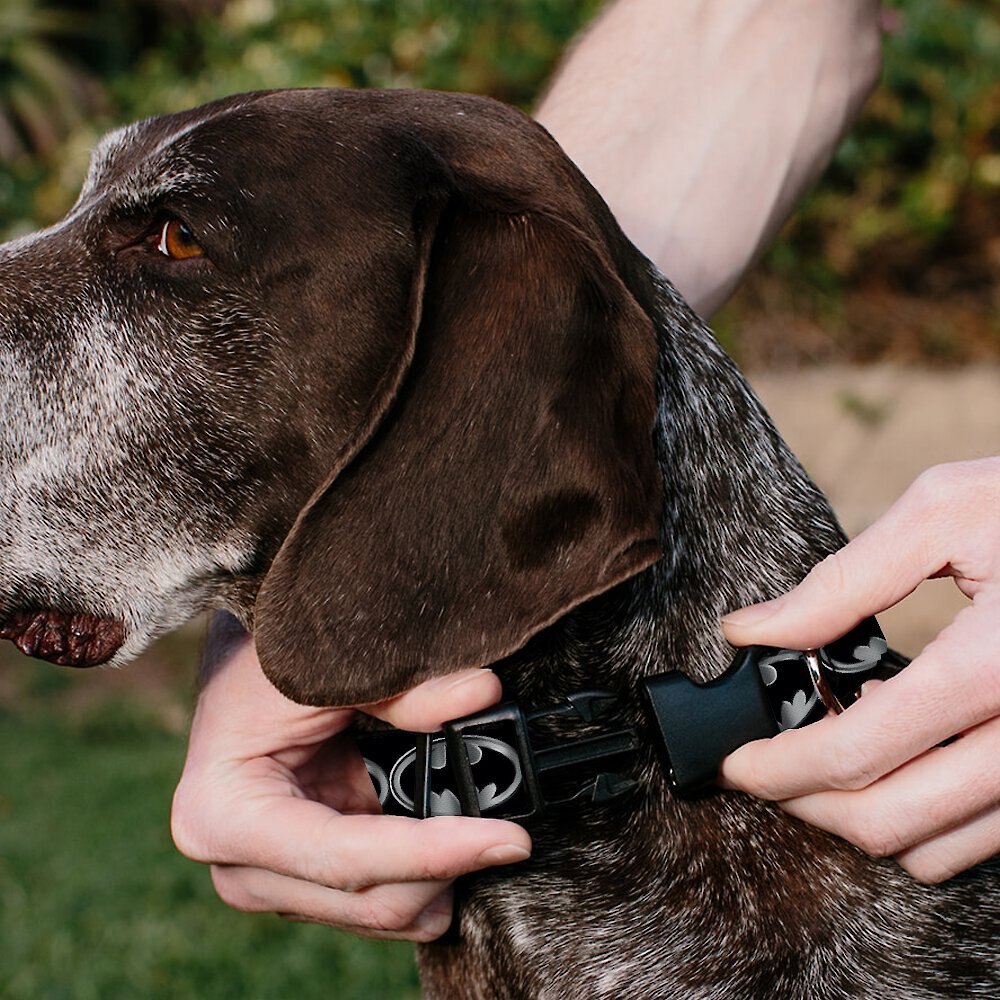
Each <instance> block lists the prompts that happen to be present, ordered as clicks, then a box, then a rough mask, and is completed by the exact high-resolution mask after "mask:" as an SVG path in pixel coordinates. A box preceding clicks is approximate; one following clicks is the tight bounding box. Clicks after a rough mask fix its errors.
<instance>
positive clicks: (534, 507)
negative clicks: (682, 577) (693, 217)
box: [255, 198, 659, 705]
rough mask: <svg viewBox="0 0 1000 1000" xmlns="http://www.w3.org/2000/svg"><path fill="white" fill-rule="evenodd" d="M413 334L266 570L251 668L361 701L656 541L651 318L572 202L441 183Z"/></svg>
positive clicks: (440, 666) (551, 614)
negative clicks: (501, 203)
mask: <svg viewBox="0 0 1000 1000" xmlns="http://www.w3.org/2000/svg"><path fill="white" fill-rule="evenodd" d="M420 281H422V283H423V286H424V291H423V295H422V296H419V295H415V296H413V299H414V301H415V302H418V303H419V305H418V306H417V309H418V314H417V315H415V316H414V323H415V324H416V326H417V332H416V345H415V351H414V356H413V359H412V361H411V363H410V367H409V371H408V373H407V375H406V377H405V379H404V380H403V381H402V384H401V385H400V386H399V388H398V391H397V394H396V397H395V398H394V399H393V401H392V403H391V405H390V407H389V409H388V411H387V412H386V413H385V415H384V416H383V418H382V421H381V424H380V425H379V426H378V428H376V430H375V431H374V433H373V435H372V437H371V439H370V440H369V441H368V442H367V443H366V444H365V445H364V447H363V448H362V449H361V451H360V452H359V454H358V455H357V456H356V457H355V458H354V459H353V461H352V462H351V463H350V464H349V465H347V467H346V468H344V469H343V470H342V471H339V472H337V473H336V474H334V475H332V476H331V478H330V479H329V480H328V481H327V482H326V483H324V484H323V485H322V487H321V488H320V489H319V490H318V491H317V492H316V494H315V495H314V496H313V497H312V499H311V500H310V502H309V504H308V505H307V506H306V507H305V509H304V510H303V511H302V512H301V514H300V516H299V518H298V520H297V522H296V523H295V525H294V527H293V528H292V530H291V532H290V533H289V535H288V537H287V539H286V540H285V542H284V545H283V546H282V548H281V550H280V552H279V553H278V555H277V557H276V559H275V560H274V563H273V564H272V567H271V569H270V571H269V573H268V575H267V576H266V578H265V580H264V583H263V585H262V587H261V590H260V593H259V596H258V600H257V607H256V624H255V631H256V641H257V648H258V652H259V654H260V658H261V661H262V663H263V666H264V670H265V672H266V673H267V675H268V676H269V677H270V678H271V680H272V681H273V682H274V684H275V685H276V686H277V687H278V688H279V689H280V690H281V691H283V692H284V693H285V694H286V695H288V696H289V697H291V698H293V699H295V700H296V701H300V702H305V703H308V704H324V705H347V704H365V703H368V702H372V701H376V700H381V699H383V698H386V697H389V696H391V695H394V694H396V693H398V692H400V691H402V690H404V689H406V688H408V687H410V686H412V685H413V684H415V683H417V682H419V681H422V680H424V679H426V678H428V677H430V676H432V675H435V674H443V673H446V672H449V671H453V670H456V669H460V668H464V667H469V666H475V665H486V664H490V663H492V662H494V661H496V660H498V659H500V658H502V657H504V656H505V655H507V654H509V653H511V652H513V651H514V650H516V649H518V648H519V647H520V646H521V645H523V644H524V643H525V642H526V641H527V639H528V638H529V637H530V636H531V635H533V634H534V633H535V632H537V631H538V630H539V629H541V628H543V627H544V626H546V625H547V624H549V623H551V622H553V621H554V620H556V619H558V618H559V617H560V616H562V615H563V614H565V613H566V612H567V611H568V610H569V609H570V608H572V607H573V606H575V605H577V604H579V603H580V602H581V601H584V600H586V599H587V598H589V597H591V596H593V595H595V594H598V593H600V592H602V591H604V590H606V589H608V588H609V587H611V586H613V585H615V584H616V583H619V582H621V581H622V580H624V579H626V578H627V577H629V576H631V575H633V574H635V573H637V572H638V571H639V570H641V569H643V568H644V567H646V566H648V565H649V564H650V563H652V562H653V561H655V560H656V559H657V558H658V555H659V547H658V537H657V520H658V510H659V489H658V478H659V477H658V472H657V468H656V464H655V460H654V450H653V436H652V431H653V422H654V409H655V403H654V389H653V383H654V367H655V351H656V348H655V338H654V332H653V328H652V323H651V321H650V319H649V318H648V316H647V315H646V314H645V313H644V312H643V310H642V309H641V308H640V307H639V305H638V304H637V302H636V301H635V299H634V298H633V297H632V296H631V295H630V294H629V292H628V290H627V289H626V288H625V286H624V285H623V284H622V282H621V280H620V279H619V278H618V276H617V275H616V273H615V271H614V268H613V267H612V265H611V264H610V262H609V261H608V260H607V259H606V257H605V256H604V254H603V251H602V250H601V248H600V247H599V246H597V245H596V244H595V243H594V242H593V241H592V240H591V239H590V237H588V236H585V235H584V234H583V233H582V232H580V231H579V230H577V229H575V228H574V227H573V226H571V225H569V224H563V223H561V222H560V221H559V220H558V219H553V218H549V217H545V216H543V215H540V214H531V213H524V214H505V213H502V212H499V211H494V210H490V209H485V208H484V209H477V208H476V206H475V205H474V204H473V205H470V204H468V203H465V202H463V201H462V200H461V199H459V198H455V199H453V200H452V201H451V202H450V203H449V204H448V205H447V206H446V208H445V209H444V211H443V213H442V215H441V216H440V218H439V219H438V221H437V227H436V231H435V233H434V238H433V241H430V240H428V245H427V246H426V248H425V250H424V260H423V262H422V267H421V276H420Z"/></svg>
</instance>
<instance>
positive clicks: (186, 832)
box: [170, 784, 211, 864]
mask: <svg viewBox="0 0 1000 1000" xmlns="http://www.w3.org/2000/svg"><path fill="white" fill-rule="evenodd" d="M170 835H171V837H172V838H173V841H174V846H175V847H176V848H177V850H178V851H180V852H181V854H183V855H184V857H186V858H190V859H191V860H192V861H199V862H202V863H203V864H204V863H206V862H208V861H210V860H211V857H210V853H211V852H210V846H209V840H208V837H207V836H206V829H205V824H204V821H203V813H202V811H201V810H200V809H199V808H198V804H197V803H196V802H195V801H193V800H192V797H191V796H190V795H189V794H188V793H187V790H186V788H185V787H184V785H183V784H182V785H179V786H178V788H177V791H176V792H175V793H174V800H173V806H172V807H171V810H170Z"/></svg>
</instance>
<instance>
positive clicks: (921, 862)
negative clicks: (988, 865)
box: [896, 806, 1000, 884]
mask: <svg viewBox="0 0 1000 1000" xmlns="http://www.w3.org/2000/svg"><path fill="white" fill-rule="evenodd" d="M998 850H1000V806H998V807H996V808H993V809H987V810H986V811H985V812H983V813H981V814H980V815H979V816H977V817H975V819H973V820H970V821H969V822H966V823H963V824H962V825H961V826H957V827H955V828H954V829H952V830H949V831H947V832H946V833H944V834H941V835H939V836H937V837H932V838H930V839H929V840H926V841H924V842H923V843H922V844H917V845H916V847H912V848H910V849H909V850H906V851H902V852H901V853H899V854H897V855H896V860H897V861H898V862H899V863H900V864H901V865H902V866H903V867H904V868H905V869H906V870H907V871H908V872H909V873H910V874H911V875H912V876H913V877H914V878H915V879H917V880H918V881H920V882H926V883H928V884H933V883H936V882H944V881H946V880H947V879H950V878H951V877H952V876H954V875H957V874H958V873H959V872H964V871H966V870H967V869H969V868H971V867H972V866H973V865H978V864H979V863H980V862H981V861H986V860H988V859H989V858H992V857H993V856H994V855H995V854H996V853H997V851H998Z"/></svg>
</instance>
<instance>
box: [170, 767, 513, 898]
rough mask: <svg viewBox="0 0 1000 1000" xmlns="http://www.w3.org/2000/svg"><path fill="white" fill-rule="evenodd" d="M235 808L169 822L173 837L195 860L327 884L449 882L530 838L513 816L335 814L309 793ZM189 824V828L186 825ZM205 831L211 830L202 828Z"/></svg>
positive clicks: (508, 854)
mask: <svg viewBox="0 0 1000 1000" xmlns="http://www.w3.org/2000/svg"><path fill="white" fill-rule="evenodd" d="M269 785H270V781H264V782H262V783H260V784H259V785H258V786H257V788H258V791H257V794H258V795H260V794H266V795H267V797H266V798H264V799H257V800H254V799H253V798H251V799H250V800H249V801H247V802H245V803H242V804H240V805H239V806H238V807H236V808H232V807H230V808H226V807H225V805H221V806H220V810H219V811H218V812H215V811H213V814H212V815H213V816H214V817H215V822H210V821H206V814H205V813H204V811H203V810H202V811H200V812H199V822H198V823H197V824H196V825H194V827H192V826H191V824H185V823H184V822H175V824H174V840H175V842H176V843H177V847H178V848H179V850H180V851H181V853H182V854H185V855H186V856H187V857H190V858H193V859H194V860H196V861H202V862H208V863H216V864H219V863H221V864H234V865H240V866H242V867H250V868H265V869H268V870H270V871H274V872H276V873H278V874H281V875H287V876H290V877H292V878H296V879H302V880H304V881H307V882H315V883H318V884H319V885H323V886H328V887H330V888H337V889H344V890H348V891H351V890H355V889H359V888H363V887H365V886H369V885H375V884H380V883H390V882H417V881H434V880H438V881H450V880H451V879H454V878H455V877H456V876H458V875H461V874H464V873H465V872H470V871H476V870H478V869H480V868H487V867H490V866H493V865H501V864H513V863H515V862H517V861H523V860H524V859H525V858H527V857H528V856H529V854H530V852H531V839H530V837H529V836H528V834H527V832H526V831H525V830H524V829H523V828H522V827H520V826H518V825H516V824H515V823H508V822H505V821H503V820H484V819H471V818H467V817H460V816H459V817H455V816H440V817H432V818H430V819H424V820H416V819H409V818H406V817H402V816H380V815H353V816H342V815H339V814H338V813H336V812H334V811H333V810H331V809H328V808H327V807H326V806H324V805H321V804H320V803H319V802H314V801H312V800H310V799H304V798H294V797H291V796H289V795H288V794H287V790H286V792H285V794H283V795H282V794H277V795H270V794H267V791H266V790H267V789H268V787H269ZM192 829H193V832H192ZM206 831H211V833H209V834H207V835H206Z"/></svg>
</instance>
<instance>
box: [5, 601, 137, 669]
mask: <svg viewBox="0 0 1000 1000" xmlns="http://www.w3.org/2000/svg"><path fill="white" fill-rule="evenodd" d="M0 639H10V640H11V641H12V642H13V643H14V645H15V646H17V648H18V649H19V650H21V652H22V653H24V654H25V655H26V656H36V657H38V659H40V660H48V661H49V662H50V663H58V664H59V665H60V666H63V667H96V666H97V665H98V664H99V663H106V662H107V661H108V660H110V659H111V657H112V656H114V655H115V653H117V652H118V650H119V649H120V648H121V645H122V643H123V642H124V641H125V625H124V624H123V623H122V622H120V621H118V620H117V619H114V618H100V617H98V616H97V615H91V614H83V613H80V612H69V611H59V610H57V609H55V608H46V609H44V610H38V609H34V610H22V611H14V612H11V613H10V614H7V615H5V616H3V619H2V621H0Z"/></svg>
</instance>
